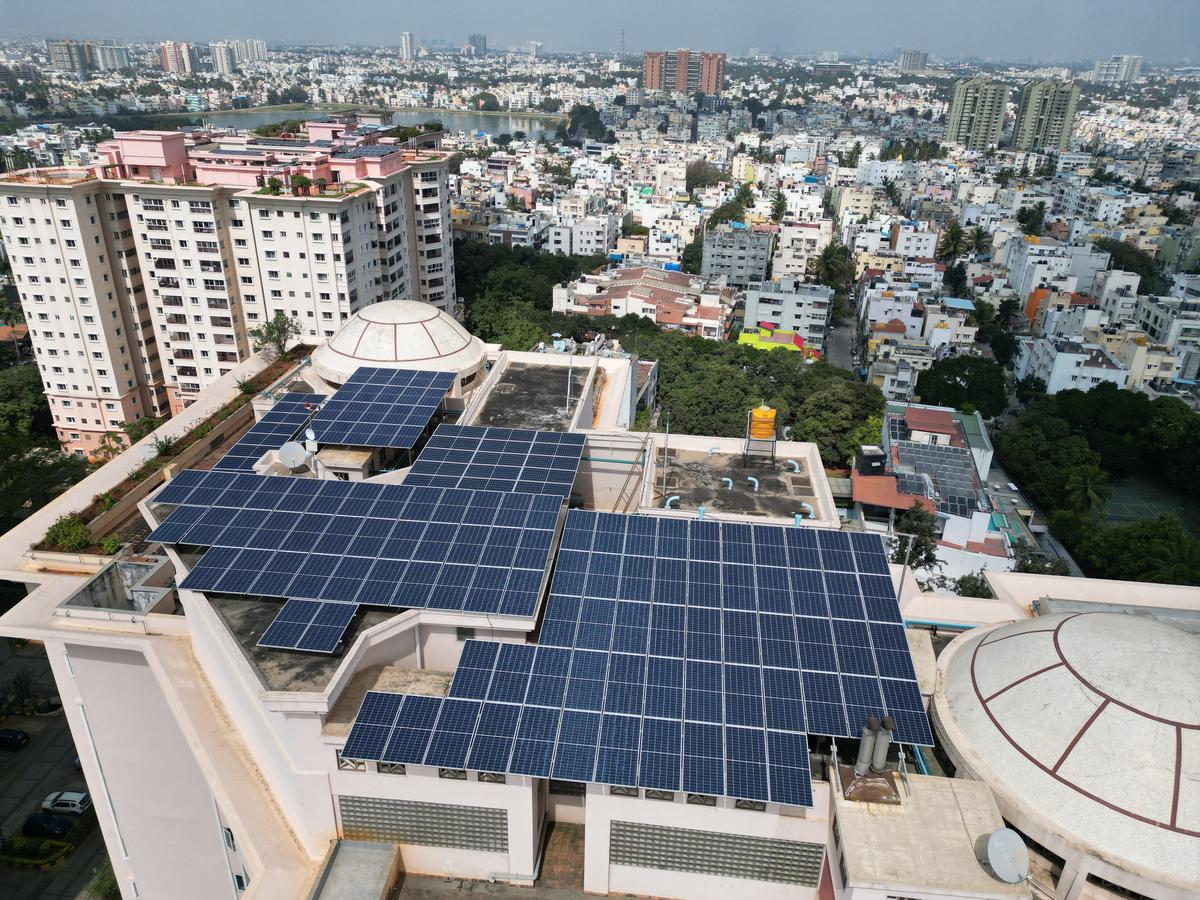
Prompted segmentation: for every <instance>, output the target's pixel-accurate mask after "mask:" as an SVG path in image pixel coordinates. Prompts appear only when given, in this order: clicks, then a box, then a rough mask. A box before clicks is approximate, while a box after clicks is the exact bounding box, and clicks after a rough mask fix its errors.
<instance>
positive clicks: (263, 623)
mask: <svg viewBox="0 0 1200 900" xmlns="http://www.w3.org/2000/svg"><path fill="white" fill-rule="evenodd" d="M205 596H206V597H207V598H208V602H209V603H210V604H212V608H213V609H214V610H216V612H217V615H219V616H220V617H221V620H222V621H223V622H224V623H225V626H226V627H227V628H228V629H229V633H230V634H232V635H233V637H234V639H235V640H236V641H237V642H238V643H239V644H240V645H241V647H242V651H243V652H244V653H245V654H246V658H247V659H248V660H249V661H250V664H251V665H253V666H254V668H255V671H257V672H258V677H259V678H261V679H262V682H263V684H264V685H265V686H266V688H267V690H269V691H323V690H324V689H325V686H326V685H327V684H329V679H330V678H332V677H333V673H334V671H335V670H336V669H337V667H338V666H339V665H341V662H342V650H343V649H344V648H346V647H349V646H350V645H351V644H353V643H354V640H355V638H357V637H358V634H359V632H361V631H365V630H366V629H368V628H372V627H374V626H375V625H378V624H379V623H380V622H384V621H387V620H388V619H390V618H392V616H395V615H396V614H397V613H399V612H401V611H402V610H387V609H368V610H360V611H359V613H358V615H356V616H355V617H354V621H353V622H352V623H351V624H350V627H349V628H348V629H347V630H346V635H345V638H344V640H343V642H342V647H341V648H340V649H339V651H338V652H337V653H303V652H300V651H297V650H265V649H263V648H260V647H257V646H255V645H256V644H257V643H258V639H259V638H260V637H261V636H262V633H263V632H264V631H266V630H267V626H268V625H270V624H271V622H272V621H274V619H275V616H276V615H278V613H279V610H280V608H281V607H282V606H283V604H282V602H281V601H279V600H259V599H256V598H252V597H249V598H248V597H229V596H224V595H221V594H205Z"/></svg>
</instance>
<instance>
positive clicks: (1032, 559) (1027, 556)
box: [1013, 540, 1071, 575]
mask: <svg viewBox="0 0 1200 900" xmlns="http://www.w3.org/2000/svg"><path fill="white" fill-rule="evenodd" d="M1013 560H1014V563H1015V565H1014V566H1013V571H1014V572H1020V573H1022V574H1025V575H1070V574H1071V568H1070V566H1068V565H1067V563H1066V561H1065V560H1062V559H1058V558H1054V559H1050V558H1049V557H1047V556H1046V554H1044V553H1043V552H1042V551H1041V550H1038V549H1037V548H1036V547H1032V546H1030V545H1029V544H1028V543H1026V542H1025V541H1022V540H1018V541H1014V542H1013Z"/></svg>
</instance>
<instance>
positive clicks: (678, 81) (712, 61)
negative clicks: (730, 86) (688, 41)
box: [642, 50, 725, 94]
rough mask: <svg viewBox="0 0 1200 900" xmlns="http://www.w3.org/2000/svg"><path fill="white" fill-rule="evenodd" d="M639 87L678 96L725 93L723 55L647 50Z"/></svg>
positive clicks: (694, 51) (643, 60)
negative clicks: (670, 92) (672, 93)
mask: <svg viewBox="0 0 1200 900" xmlns="http://www.w3.org/2000/svg"><path fill="white" fill-rule="evenodd" d="M642 87H643V88H645V89H646V90H648V91H673V92H676V93H680V94H694V93H696V92H697V91H700V92H702V93H705V94H719V93H721V92H722V91H723V90H724V89H725V54H724V53H703V52H699V51H696V50H650V51H647V52H646V54H645V56H643V58H642Z"/></svg>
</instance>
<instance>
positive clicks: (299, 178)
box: [292, 174, 312, 197]
mask: <svg viewBox="0 0 1200 900" xmlns="http://www.w3.org/2000/svg"><path fill="white" fill-rule="evenodd" d="M311 185H312V179H310V178H309V177H308V176H307V175H300V174H296V175H293V176H292V196H293V197H304V196H307V195H308V189H309V187H310V186H311Z"/></svg>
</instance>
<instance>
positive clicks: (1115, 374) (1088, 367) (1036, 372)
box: [1013, 337, 1129, 394]
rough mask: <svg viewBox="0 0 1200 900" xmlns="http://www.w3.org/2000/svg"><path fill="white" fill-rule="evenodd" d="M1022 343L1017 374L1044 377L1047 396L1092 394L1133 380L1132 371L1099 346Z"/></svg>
mask: <svg viewBox="0 0 1200 900" xmlns="http://www.w3.org/2000/svg"><path fill="white" fill-rule="evenodd" d="M1019 344H1020V346H1019V349H1018V352H1017V359H1016V361H1015V363H1014V366H1013V370H1014V374H1015V375H1016V377H1017V378H1018V379H1020V378H1027V377H1029V376H1033V377H1035V378H1040V379H1041V380H1042V381H1043V382H1045V384H1046V393H1047V394H1057V393H1058V392H1059V391H1066V390H1078V391H1090V390H1091V389H1092V388H1094V387H1095V386H1096V385H1098V384H1103V383H1105V382H1107V383H1109V384H1115V385H1116V386H1117V387H1122V388H1123V387H1125V383H1126V381H1128V379H1129V371H1128V370H1127V369H1126V368H1125V367H1124V366H1122V365H1121V364H1120V363H1118V362H1117V361H1116V360H1115V359H1113V358H1112V357H1111V356H1110V355H1109V354H1108V352H1107V351H1106V350H1105V349H1104V348H1102V347H1100V346H1097V345H1095V344H1081V343H1079V342H1077V341H1070V340H1064V339H1061V338H1050V337H1038V338H1022V339H1021V340H1020V342H1019Z"/></svg>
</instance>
